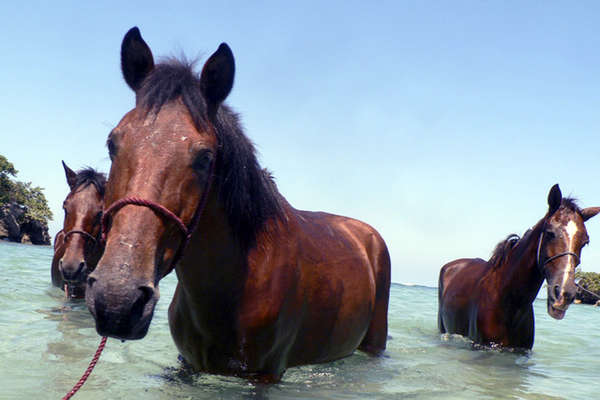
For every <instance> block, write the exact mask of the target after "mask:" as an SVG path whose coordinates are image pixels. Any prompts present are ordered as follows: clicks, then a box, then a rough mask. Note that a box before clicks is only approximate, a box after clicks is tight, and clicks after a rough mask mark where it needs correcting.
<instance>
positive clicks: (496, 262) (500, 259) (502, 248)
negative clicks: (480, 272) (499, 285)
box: [488, 233, 520, 268]
mask: <svg viewBox="0 0 600 400" xmlns="http://www.w3.org/2000/svg"><path fill="white" fill-rule="evenodd" d="M519 240H520V238H519V235H517V234H514V233H511V234H510V235H508V236H507V237H506V239H504V240H502V241H501V242H500V243H498V244H497V245H496V248H495V249H494V251H493V252H492V256H491V257H490V259H489V260H488V263H489V264H490V265H491V266H492V268H498V267H499V266H500V265H502V264H503V263H504V261H505V260H506V258H507V256H508V254H509V253H510V251H511V250H512V248H513V247H515V244H517V242H518V241H519Z"/></svg>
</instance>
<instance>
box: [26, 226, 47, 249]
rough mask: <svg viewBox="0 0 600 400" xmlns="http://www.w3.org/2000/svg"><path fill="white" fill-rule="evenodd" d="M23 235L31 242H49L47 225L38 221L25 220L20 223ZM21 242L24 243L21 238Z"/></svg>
mask: <svg viewBox="0 0 600 400" xmlns="http://www.w3.org/2000/svg"><path fill="white" fill-rule="evenodd" d="M21 231H22V232H23V237H25V236H27V238H28V239H29V243H32V244H44V245H49V244H50V234H49V233H48V225H47V224H45V223H42V222H40V221H27V222H26V223H24V224H23V225H21ZM21 243H25V241H24V240H23V239H21Z"/></svg>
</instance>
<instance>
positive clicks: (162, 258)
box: [86, 28, 235, 339]
mask: <svg viewBox="0 0 600 400" xmlns="http://www.w3.org/2000/svg"><path fill="white" fill-rule="evenodd" d="M121 67H122V72H123V77H124V78H125V81H126V83H127V84H128V85H129V87H130V88H131V89H132V90H133V91H134V92H135V94H136V107H135V108H134V109H133V110H131V111H129V112H128V113H127V114H126V115H125V116H124V117H123V118H122V120H121V121H120V122H119V124H118V125H117V126H116V127H115V128H114V129H113V130H112V132H111V133H110V135H109V137H108V141H107V145H108V150H109V154H110V157H111V160H112V166H111V169H110V174H109V179H108V184H107V190H106V196H105V200H104V204H105V216H104V220H103V221H104V222H105V224H104V227H103V228H104V229H105V231H106V241H105V251H104V254H103V256H102V258H101V259H100V261H99V263H98V266H97V267H96V269H95V270H94V272H93V273H92V274H90V276H89V277H88V286H87V290H86V302H87V305H88V308H89V309H90V312H91V313H92V315H93V316H94V318H95V320H96V330H97V331H98V333H99V334H100V335H104V336H111V337H116V338H120V339H140V338H142V337H144V336H145V335H146V333H147V331H148V328H149V325H150V321H151V319H152V315H153V312H154V307H155V305H156V303H157V301H158V298H159V290H158V284H159V281H160V279H162V277H164V276H165V275H167V274H168V273H169V272H171V270H172V269H173V268H174V267H175V265H174V264H175V263H176V262H177V259H178V257H179V256H180V254H181V253H182V251H183V249H184V248H185V244H186V243H187V241H188V240H189V237H190V235H191V233H192V231H193V229H192V228H191V226H192V225H194V221H196V223H197V220H198V216H199V214H200V213H201V212H202V208H203V206H202V204H203V202H205V200H203V199H206V197H207V196H208V194H209V189H210V182H211V177H212V171H213V168H214V167H215V165H214V164H215V163H216V158H217V149H218V147H219V145H220V143H219V141H218V139H217V136H216V134H215V130H216V128H215V124H216V122H215V121H216V120H217V119H219V118H220V117H219V116H218V112H219V111H220V106H221V103H222V102H223V100H225V98H226V97H227V95H228V94H229V92H230V90H231V88H232V86H233V76H234V69H235V67H234V59H233V54H232V53H231V50H230V49H229V47H228V46H227V45H226V44H221V45H220V47H219V48H218V50H217V51H216V52H215V53H214V54H213V55H212V56H211V57H210V58H209V59H208V60H207V61H206V63H205V65H204V67H203V69H202V73H201V75H200V78H199V79H198V78H197V77H196V76H195V75H194V76H192V75H189V76H188V75H186V74H189V72H188V70H189V65H183V64H182V63H179V62H176V61H174V62H167V63H164V64H158V65H156V66H155V64H154V59H153V56H152V52H151V50H150V48H149V47H148V45H147V44H146V43H145V42H144V40H143V39H142V37H141V35H140V32H139V30H138V29H137V28H132V29H131V30H130V31H129V32H127V34H126V35H125V37H124V39H123V42H122V45H121ZM192 109H193V110H194V111H191V110H192Z"/></svg>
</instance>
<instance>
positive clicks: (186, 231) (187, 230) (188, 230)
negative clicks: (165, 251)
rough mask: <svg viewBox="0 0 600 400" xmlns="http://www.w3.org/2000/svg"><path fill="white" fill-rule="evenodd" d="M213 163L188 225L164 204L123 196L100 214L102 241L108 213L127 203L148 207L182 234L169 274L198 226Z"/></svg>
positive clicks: (104, 235) (210, 181)
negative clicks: (171, 223) (172, 224)
mask: <svg viewBox="0 0 600 400" xmlns="http://www.w3.org/2000/svg"><path fill="white" fill-rule="evenodd" d="M214 164H215V163H214V161H213V162H212V163H211V165H210V167H209V171H210V172H209V175H208V179H207V180H206V183H205V184H204V192H203V193H202V198H201V199H200V203H199V204H198V207H197V208H196V211H195V212H194V216H193V217H192V221H191V222H190V225H189V227H187V226H186V225H185V223H184V222H183V221H182V220H181V218H179V217H178V216H177V215H175V214H174V213H173V212H172V211H171V210H169V209H168V208H166V207H165V206H162V205H160V204H158V203H155V202H153V201H151V200H144V199H140V198H138V197H125V198H122V199H119V200H117V201H115V202H114V203H112V204H111V205H110V207H108V208H107V209H106V210H105V211H104V213H103V215H102V241H103V242H106V235H107V234H108V224H107V222H108V220H107V219H108V216H109V215H111V214H113V213H116V212H117V211H119V210H120V209H121V208H123V207H124V206H126V205H128V204H132V205H136V206H143V207H148V208H150V209H151V210H152V211H154V212H155V213H157V214H159V215H160V216H162V217H163V218H166V219H168V220H171V221H172V222H174V223H175V225H177V227H178V228H179V230H180V231H181V233H182V234H183V241H182V242H181V244H180V245H179V248H178V249H177V252H176V253H175V256H174V257H173V261H171V265H170V266H169V269H168V270H167V272H165V275H167V274H169V273H170V272H171V271H172V270H173V268H175V265H176V264H177V263H178V262H179V260H180V259H181V257H183V252H184V251H185V248H186V247H187V245H188V243H189V242H190V240H191V238H192V234H193V233H194V232H195V231H196V228H197V227H198V223H199V222H200V216H201V215H202V211H204V208H205V207H206V203H207V201H208V191H209V190H210V187H211V185H212V181H213V176H214Z"/></svg>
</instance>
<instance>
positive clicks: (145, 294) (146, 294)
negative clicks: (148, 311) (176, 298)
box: [138, 286, 154, 304]
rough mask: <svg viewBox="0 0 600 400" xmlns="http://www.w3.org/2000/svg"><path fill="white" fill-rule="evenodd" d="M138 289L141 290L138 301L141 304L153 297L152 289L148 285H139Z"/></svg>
mask: <svg viewBox="0 0 600 400" xmlns="http://www.w3.org/2000/svg"><path fill="white" fill-rule="evenodd" d="M138 289H139V290H140V291H141V292H142V294H141V295H140V297H139V301H140V302H141V303H142V304H146V303H148V302H149V301H150V300H152V297H154V289H153V288H151V287H150V286H140V287H139V288H138Z"/></svg>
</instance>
